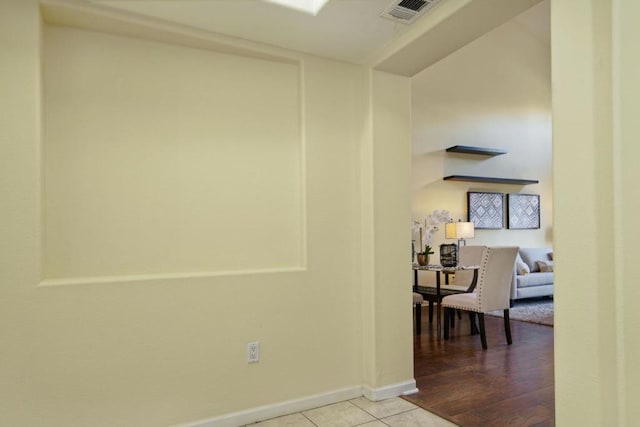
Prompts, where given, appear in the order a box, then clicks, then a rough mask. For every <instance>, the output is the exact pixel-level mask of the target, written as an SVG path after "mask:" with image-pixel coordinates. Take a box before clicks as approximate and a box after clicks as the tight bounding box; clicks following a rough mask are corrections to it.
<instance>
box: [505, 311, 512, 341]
mask: <svg viewBox="0 0 640 427" xmlns="http://www.w3.org/2000/svg"><path fill="white" fill-rule="evenodd" d="M504 334H505V335H506V336H507V344H509V345H511V343H512V342H513V341H512V340H511V324H510V323H509V309H508V308H506V309H505V310H504Z"/></svg>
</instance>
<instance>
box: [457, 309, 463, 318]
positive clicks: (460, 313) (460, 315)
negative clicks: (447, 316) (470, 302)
mask: <svg viewBox="0 0 640 427" xmlns="http://www.w3.org/2000/svg"><path fill="white" fill-rule="evenodd" d="M457 311H458V320H462V310H457Z"/></svg>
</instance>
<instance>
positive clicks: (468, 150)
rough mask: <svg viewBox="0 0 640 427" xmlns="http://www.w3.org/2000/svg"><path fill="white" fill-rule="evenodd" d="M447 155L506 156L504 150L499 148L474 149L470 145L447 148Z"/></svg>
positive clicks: (474, 147)
mask: <svg viewBox="0 0 640 427" xmlns="http://www.w3.org/2000/svg"><path fill="white" fill-rule="evenodd" d="M447 152H449V153H463V154H479V155H482V156H499V155H501V154H507V151H506V150H502V149H500V148H489V147H476V146H471V145H454V146H453V147H449V148H447Z"/></svg>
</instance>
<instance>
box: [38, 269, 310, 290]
mask: <svg viewBox="0 0 640 427" xmlns="http://www.w3.org/2000/svg"><path fill="white" fill-rule="evenodd" d="M306 270H307V268H306V267H289V268H287V267H284V268H263V269H248V270H229V271H193V272H184V273H152V274H132V275H122V276H90V277H65V278H61V279H44V280H42V281H40V283H38V286H66V285H94V284H103V283H129V282H146V281H152V280H175V279H180V280H188V279H201V278H208V277H223V276H242V275H251V274H276V273H298V272H301V271H306Z"/></svg>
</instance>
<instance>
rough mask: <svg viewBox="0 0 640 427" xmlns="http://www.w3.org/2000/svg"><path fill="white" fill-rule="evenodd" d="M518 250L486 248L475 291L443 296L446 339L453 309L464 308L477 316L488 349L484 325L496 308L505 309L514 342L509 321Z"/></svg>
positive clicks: (506, 326)
mask: <svg viewBox="0 0 640 427" xmlns="http://www.w3.org/2000/svg"><path fill="white" fill-rule="evenodd" d="M517 253H518V247H517V246H516V247H488V248H484V250H483V252H482V258H481V261H480V271H479V272H478V281H477V284H476V287H475V289H474V290H473V292H468V293H461V294H457V295H448V296H445V297H444V298H443V299H442V306H443V307H444V319H445V320H444V339H445V340H446V339H449V318H450V317H451V316H452V315H453V310H456V309H458V310H464V311H468V312H471V313H476V314H477V315H478V320H479V323H480V340H481V342H482V348H483V349H484V350H486V349H487V335H486V332H485V327H484V314H485V313H487V312H490V311H494V310H503V312H504V332H505V336H506V338H507V343H508V344H511V343H512V339H511V325H510V323H509V296H510V292H511V279H512V275H513V266H514V264H515V262H516V255H517ZM473 323H475V322H473ZM472 331H473V326H472ZM472 333H473V332H472Z"/></svg>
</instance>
